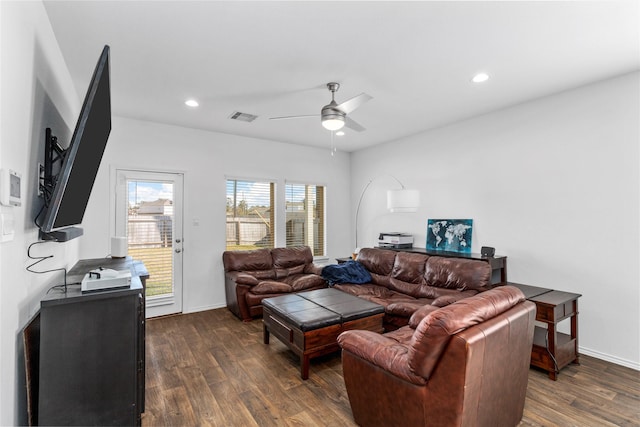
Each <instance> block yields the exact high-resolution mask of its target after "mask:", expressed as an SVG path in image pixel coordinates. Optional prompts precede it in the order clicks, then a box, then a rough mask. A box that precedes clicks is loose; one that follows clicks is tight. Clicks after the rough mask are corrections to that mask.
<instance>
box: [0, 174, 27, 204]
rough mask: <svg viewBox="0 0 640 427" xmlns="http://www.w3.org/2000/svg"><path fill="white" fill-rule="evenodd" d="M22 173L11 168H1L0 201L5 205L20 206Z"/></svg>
mask: <svg viewBox="0 0 640 427" xmlns="http://www.w3.org/2000/svg"><path fill="white" fill-rule="evenodd" d="M21 177H22V175H20V174H19V173H18V172H15V171H12V170H11V169H0V203H1V204H3V205H5V206H20V205H21V204H22V202H21V199H20V185H21V184H20V181H21Z"/></svg>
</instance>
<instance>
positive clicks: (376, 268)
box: [356, 248, 397, 288]
mask: <svg viewBox="0 0 640 427" xmlns="http://www.w3.org/2000/svg"><path fill="white" fill-rule="evenodd" d="M396 253H397V252H394V251H390V250H387V249H378V248H362V249H360V252H358V257H357V258H356V261H358V262H360V263H361V264H362V265H363V266H364V268H366V269H367V271H369V273H370V274H371V282H372V283H374V284H376V285H381V286H385V287H387V288H388V287H389V278H390V275H391V270H392V269H393V264H394V262H395V259H396Z"/></svg>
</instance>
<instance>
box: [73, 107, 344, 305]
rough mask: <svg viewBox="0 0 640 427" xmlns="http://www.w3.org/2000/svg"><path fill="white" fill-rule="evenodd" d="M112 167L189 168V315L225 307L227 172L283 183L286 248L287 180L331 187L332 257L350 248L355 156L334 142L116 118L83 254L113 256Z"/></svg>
mask: <svg viewBox="0 0 640 427" xmlns="http://www.w3.org/2000/svg"><path fill="white" fill-rule="evenodd" d="M112 166H115V167H122V168H131V169H141V170H154V171H158V170H167V171H180V172H184V186H185V191H184V274H183V281H184V284H183V290H184V299H183V312H185V313H188V312H193V311H200V310H205V309H208V308H216V307H224V306H226V299H225V294H224V273H223V266H222V252H223V251H224V250H225V241H226V239H225V227H226V226H225V224H226V210H225V206H226V177H227V176H229V177H233V178H244V177H246V178H266V179H273V180H276V183H277V185H276V187H277V190H276V191H277V195H278V200H277V202H276V221H279V222H278V230H279V235H278V234H277V235H276V240H277V241H276V244H277V245H279V246H284V237H283V236H284V235H283V233H284V230H285V228H284V192H283V188H284V183H285V180H287V181H292V182H296V183H310V184H320V185H325V186H326V187H327V190H326V198H327V203H326V206H327V213H326V221H327V227H326V235H327V255H328V256H329V257H336V256H344V255H347V254H349V253H350V251H351V249H350V248H351V245H350V243H349V239H350V233H351V228H350V225H351V224H350V220H349V218H350V214H349V211H348V207H349V205H350V198H349V197H350V193H349V191H350V187H349V177H350V174H349V155H348V154H346V153H341V152H338V153H336V155H335V156H331V154H330V150H329V146H328V141H327V149H317V148H310V147H303V146H298V145H291V144H283V143H277V142H273V141H265V140H259V139H252V138H245V137H239V136H233V135H227V134H222V133H215V132H206V131H201V130H194V129H187V128H181V127H177V126H169V125H163V124H157V123H152V122H144V121H138V120H131V119H125V118H119V117H115V118H114V121H113V129H112V133H111V136H110V137H109V142H108V144H107V149H106V151H105V154H104V157H103V159H102V164H101V166H100V170H99V172H98V177H97V179H96V183H95V185H94V188H93V192H92V194H91V198H90V200H89V206H88V208H87V212H86V213H85V218H84V221H83V228H84V231H85V234H84V236H83V238H82V240H81V248H80V255H81V258H97V257H104V256H105V255H106V254H108V253H109V239H110V230H113V226H112V224H111V223H110V219H109V218H110V216H111V215H110V214H109V209H110V208H109V206H110V204H109V198H110V197H111V196H110V194H112V191H111V190H110V188H109V186H110V178H109V174H110V168H111V167H112ZM278 189H279V190H278ZM196 221H197V222H198V223H199V225H194V223H195V222H196ZM278 240H279V242H278Z"/></svg>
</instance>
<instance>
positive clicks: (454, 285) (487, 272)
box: [424, 256, 491, 291]
mask: <svg viewBox="0 0 640 427" xmlns="http://www.w3.org/2000/svg"><path fill="white" fill-rule="evenodd" d="M424 279H425V282H426V284H427V285H429V286H435V287H438V288H448V289H456V290H458V291H464V290H465V289H480V288H483V287H485V286H487V285H489V284H490V283H491V266H490V265H489V263H488V262H485V261H479V260H471V259H461V258H445V257H438V256H432V257H429V259H428V260H427V264H426V271H425V275H424Z"/></svg>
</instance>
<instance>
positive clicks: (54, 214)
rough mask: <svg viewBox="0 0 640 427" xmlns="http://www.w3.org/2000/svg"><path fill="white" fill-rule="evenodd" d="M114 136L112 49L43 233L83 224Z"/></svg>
mask: <svg viewBox="0 0 640 427" xmlns="http://www.w3.org/2000/svg"><path fill="white" fill-rule="evenodd" d="M110 132H111V93H110V84H109V46H105V47H104V49H103V50H102V54H101V55H100V58H99V59H98V64H97V65H96V68H95V71H94V72H93V77H92V78H91V82H90V83H89V89H88V90H87V94H86V96H85V98H84V103H83V104H82V109H81V110H80V116H79V117H78V122H77V123H76V128H75V130H74V132H73V136H72V137H71V142H70V143H69V147H68V148H67V150H66V151H65V153H64V160H63V162H62V166H61V169H60V172H59V174H58V176H57V178H56V181H55V187H54V189H53V193H52V196H51V200H50V201H49V204H48V206H47V208H46V209H47V210H46V213H45V216H44V218H43V221H42V224H41V226H40V229H41V230H42V232H44V233H49V232H51V231H54V230H59V229H63V228H65V227H70V226H73V225H78V224H80V223H82V218H83V217H84V212H85V210H86V208H87V203H88V201H89V196H90V195H91V189H92V188H93V183H94V181H95V178H96V174H97V173H98V168H99V167H100V161H101V160H102V155H103V153H104V149H105V147H106V145H107V139H108V138H109V133H110Z"/></svg>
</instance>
